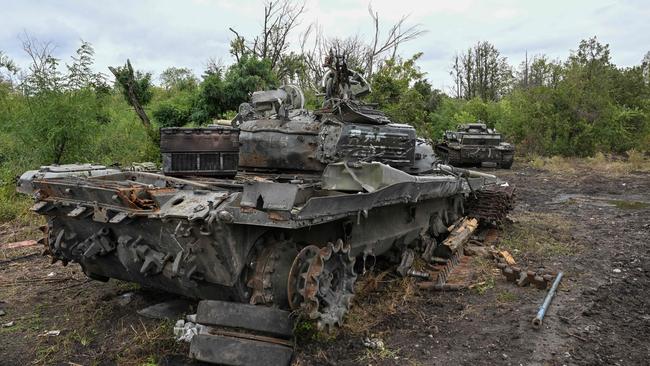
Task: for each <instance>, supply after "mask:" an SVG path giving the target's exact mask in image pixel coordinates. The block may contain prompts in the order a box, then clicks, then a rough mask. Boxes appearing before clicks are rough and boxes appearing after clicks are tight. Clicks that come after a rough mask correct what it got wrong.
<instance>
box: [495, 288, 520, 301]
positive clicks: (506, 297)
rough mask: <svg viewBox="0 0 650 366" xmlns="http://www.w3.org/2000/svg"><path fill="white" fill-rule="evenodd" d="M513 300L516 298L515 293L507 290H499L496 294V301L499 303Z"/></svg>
mask: <svg viewBox="0 0 650 366" xmlns="http://www.w3.org/2000/svg"><path fill="white" fill-rule="evenodd" d="M515 300H517V295H516V294H514V293H512V292H510V291H508V290H505V291H501V292H499V294H498V295H497V301H498V302H501V303H507V302H513V301H515Z"/></svg>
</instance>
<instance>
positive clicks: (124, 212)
mask: <svg viewBox="0 0 650 366" xmlns="http://www.w3.org/2000/svg"><path fill="white" fill-rule="evenodd" d="M326 67H327V72H326V74H325V77H324V79H323V85H324V91H325V98H324V103H323V105H322V108H320V109H317V110H313V111H310V110H306V109H304V98H303V95H302V92H301V91H300V89H299V88H297V87H295V86H284V87H281V88H279V89H277V90H270V91H260V92H255V93H253V94H252V97H251V101H250V103H244V104H242V105H241V107H240V108H239V113H238V115H237V117H236V118H235V119H234V120H233V121H232V125H231V126H222V125H214V126H207V127H200V128H166V129H161V154H162V163H163V169H162V171H161V172H149V171H139V170H115V169H112V168H111V169H108V168H105V167H101V166H96V165H68V166H60V167H55V166H49V167H43V168H42V169H41V170H40V171H30V172H27V173H25V174H24V175H23V176H22V177H21V178H20V179H19V189H18V190H19V191H21V192H23V193H26V194H31V195H33V197H34V199H35V204H34V206H33V207H32V210H33V211H35V212H36V213H38V214H41V215H44V216H45V217H46V218H47V226H46V227H44V228H43V231H44V232H45V238H43V239H42V240H41V242H42V243H43V244H44V245H45V247H46V251H47V253H48V254H49V255H50V256H51V257H52V259H53V261H54V262H55V261H61V262H62V263H63V265H67V264H68V263H70V262H72V263H77V264H79V265H80V266H81V269H82V270H83V272H84V273H85V274H86V275H87V276H88V277H90V278H92V279H96V280H100V281H107V280H108V279H110V278H115V279H120V280H125V281H131V282H136V283H139V284H142V285H143V286H147V287H154V288H159V289H162V290H165V291H168V292H172V293H176V294H179V295H183V296H187V297H191V298H198V299H215V300H226V301H233V302H242V303H251V304H258V305H267V306H273V307H278V308H281V309H291V310H298V311H299V312H300V313H302V314H304V315H305V316H307V317H308V318H310V319H314V320H315V321H316V322H317V325H318V327H319V328H323V327H331V326H333V325H336V324H341V322H342V320H343V316H344V314H345V313H346V312H347V311H348V309H349V307H350V304H351V300H352V298H353V296H354V284H355V281H356V279H357V273H359V272H360V271H363V270H364V269H365V268H369V267H370V266H372V265H373V264H374V262H375V257H377V256H387V255H388V254H390V257H393V258H398V259H399V258H400V256H403V255H404V253H409V254H411V253H419V255H421V256H422V257H423V258H424V259H425V260H432V258H433V256H440V255H447V254H448V253H445V248H441V245H440V244H439V243H440V242H441V240H442V239H443V238H444V236H445V235H447V231H448V229H447V228H448V227H449V226H450V225H452V224H453V223H454V222H456V221H457V220H459V218H461V217H462V216H463V215H466V214H472V213H471V211H472V210H474V211H475V213H474V214H475V215H476V216H480V213H481V212H480V210H482V208H481V207H482V206H481V205H480V204H477V200H478V199H477V197H488V199H489V197H492V196H494V195H495V194H497V195H499V194H502V193H503V192H501V191H500V187H502V186H503V184H502V183H501V182H499V181H498V179H496V177H495V176H492V175H488V174H482V173H477V172H472V171H468V170H462V169H458V168H453V167H450V166H446V165H439V164H436V163H435V158H434V156H433V149H432V146H431V145H430V144H429V143H427V142H426V141H424V140H421V139H418V138H417V137H416V133H415V130H414V128H413V127H411V126H409V125H405V124H398V123H393V122H392V121H391V120H390V119H389V118H388V117H387V116H386V115H385V114H383V113H382V112H381V111H379V110H377V109H375V108H374V107H372V106H370V105H366V104H364V103H363V102H361V101H360V100H359V98H360V97H361V96H362V95H364V94H367V93H369V92H370V87H369V85H368V83H367V82H366V81H365V80H364V79H363V77H362V76H361V75H360V74H359V73H356V72H354V71H352V70H348V69H347V66H346V63H345V60H344V58H343V57H339V56H330V57H329V58H328V62H327V63H326ZM66 172H67V174H66ZM503 197H505V199H503V200H496V201H494V204H490V205H488V206H489V207H488V210H487V211H485V212H484V216H485V219H490V218H496V219H500V218H503V216H504V215H505V214H506V212H507V210H508V205H509V202H508V199H509V197H510V195H509V194H506V196H503ZM470 206H471V207H470ZM472 207H474V209H472ZM411 255H412V254H411Z"/></svg>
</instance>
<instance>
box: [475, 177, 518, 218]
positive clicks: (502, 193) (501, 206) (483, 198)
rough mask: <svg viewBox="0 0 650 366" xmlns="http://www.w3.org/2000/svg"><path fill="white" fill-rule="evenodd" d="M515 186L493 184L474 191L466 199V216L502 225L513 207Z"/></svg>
mask: <svg viewBox="0 0 650 366" xmlns="http://www.w3.org/2000/svg"><path fill="white" fill-rule="evenodd" d="M514 202H515V187H514V186H510V185H494V186H490V187H489V188H486V189H481V190H480V191H476V192H474V194H473V195H470V197H469V199H468V201H467V211H468V216H471V217H475V218H477V219H478V220H479V221H480V222H482V223H487V224H496V225H502V224H503V222H504V220H505V219H506V216H507V215H508V212H510V211H511V210H512V209H513V208H514Z"/></svg>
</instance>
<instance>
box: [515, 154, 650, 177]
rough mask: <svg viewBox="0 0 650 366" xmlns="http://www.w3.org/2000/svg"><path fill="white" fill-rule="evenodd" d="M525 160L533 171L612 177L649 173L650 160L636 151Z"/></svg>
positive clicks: (529, 157)
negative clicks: (598, 173)
mask: <svg viewBox="0 0 650 366" xmlns="http://www.w3.org/2000/svg"><path fill="white" fill-rule="evenodd" d="M525 160H527V161H528V165H529V166H530V167H532V168H534V169H540V170H546V171H549V172H551V173H555V174H573V173H576V171H584V170H593V171H598V172H601V173H605V174H609V175H613V176H621V175H626V174H630V173H633V172H650V159H649V158H648V157H647V156H646V155H645V154H644V153H642V152H640V151H637V150H630V151H628V152H626V153H625V155H624V156H613V155H610V156H607V155H605V154H603V153H602V152H598V153H596V154H595V155H594V156H592V157H589V158H574V157H562V156H552V157H542V156H539V155H529V156H527V157H526V158H525Z"/></svg>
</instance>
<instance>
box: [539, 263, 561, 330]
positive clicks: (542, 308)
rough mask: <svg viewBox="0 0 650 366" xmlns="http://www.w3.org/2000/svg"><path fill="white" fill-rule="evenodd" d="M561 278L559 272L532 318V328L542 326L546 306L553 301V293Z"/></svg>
mask: <svg viewBox="0 0 650 366" xmlns="http://www.w3.org/2000/svg"><path fill="white" fill-rule="evenodd" d="M562 276H564V272H559V273H558V274H557V276H555V281H553V285H552V286H551V289H550V290H548V294H546V298H544V302H543V303H542V306H540V307H539V310H537V315H536V316H535V318H533V328H535V329H539V328H540V327H541V326H542V320H544V315H545V314H546V310H548V306H549V305H551V300H553V295H555V291H556V290H557V287H558V285H559V284H560V281H561V280H562Z"/></svg>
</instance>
